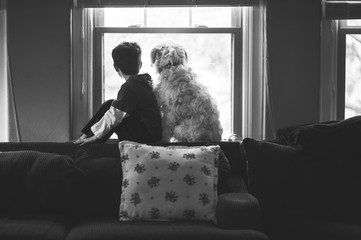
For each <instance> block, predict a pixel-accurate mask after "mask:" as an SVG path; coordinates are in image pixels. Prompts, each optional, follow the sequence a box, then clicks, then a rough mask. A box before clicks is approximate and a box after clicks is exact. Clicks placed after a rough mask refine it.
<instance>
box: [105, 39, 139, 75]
mask: <svg viewBox="0 0 361 240" xmlns="http://www.w3.org/2000/svg"><path fill="white" fill-rule="evenodd" d="M141 55H142V50H141V49H140V46H139V45H138V44H137V43H135V42H122V43H120V44H119V45H118V46H116V47H115V48H114V49H113V51H112V57H113V62H114V68H115V70H116V71H117V72H118V71H119V70H121V71H122V73H123V74H126V75H136V74H138V73H139V69H140V67H141V63H142V62H141Z"/></svg>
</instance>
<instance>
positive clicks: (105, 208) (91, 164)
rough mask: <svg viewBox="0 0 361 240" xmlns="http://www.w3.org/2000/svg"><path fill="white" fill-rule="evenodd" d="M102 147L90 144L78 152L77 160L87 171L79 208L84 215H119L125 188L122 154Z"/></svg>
mask: <svg viewBox="0 0 361 240" xmlns="http://www.w3.org/2000/svg"><path fill="white" fill-rule="evenodd" d="M107 146H109V145H107ZM99 147H100V145H94V146H93V145H86V146H84V147H81V148H80V149H79V150H78V153H77V156H76V164H77V166H78V167H79V168H80V169H81V170H82V171H84V174H85V177H84V182H83V186H82V190H81V195H82V197H81V205H80V209H79V210H81V216H83V217H113V218H118V216H119V204H120V195H121V188H122V187H121V185H122V167H121V161H120V156H118V157H111V156H102V155H101V154H100V153H99V152H98V148H99Z"/></svg>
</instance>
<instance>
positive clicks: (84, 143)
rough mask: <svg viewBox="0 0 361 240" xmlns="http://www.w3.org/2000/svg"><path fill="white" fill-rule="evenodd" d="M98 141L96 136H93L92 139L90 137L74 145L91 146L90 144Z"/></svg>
mask: <svg viewBox="0 0 361 240" xmlns="http://www.w3.org/2000/svg"><path fill="white" fill-rule="evenodd" d="M96 140H97V137H96V136H91V137H88V138H79V139H77V140H76V141H75V142H74V144H79V145H80V146H83V145H86V144H89V143H93V142H95V141H96Z"/></svg>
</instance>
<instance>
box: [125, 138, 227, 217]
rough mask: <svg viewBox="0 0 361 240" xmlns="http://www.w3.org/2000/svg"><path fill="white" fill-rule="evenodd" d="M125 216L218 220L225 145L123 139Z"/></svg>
mask: <svg viewBox="0 0 361 240" xmlns="http://www.w3.org/2000/svg"><path fill="white" fill-rule="evenodd" d="M119 149H120V155H121V161H122V170H123V184H122V195H121V204H120V209H119V215H120V220H122V221H126V220H176V219H189V220H206V221H213V222H215V207H216V203H217V180H218V157H219V152H220V147H219V146H218V145H212V146H198V147H196V146H191V147H184V146H168V147H162V146H150V145H146V144H139V143H134V142H128V141H122V142H120V143H119Z"/></svg>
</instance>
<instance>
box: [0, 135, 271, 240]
mask: <svg viewBox="0 0 361 240" xmlns="http://www.w3.org/2000/svg"><path fill="white" fill-rule="evenodd" d="M214 145H218V146H220V149H221V151H220V154H221V155H220V156H222V159H224V163H225V165H224V164H223V166H222V164H221V163H220V164H219V167H218V175H215V176H217V183H218V184H217V189H216V194H217V195H216V196H217V198H216V205H215V219H214V218H213V221H206V220H200V219H195V220H194V219H188V218H187V219H162V220H152V219H131V220H122V221H120V210H119V209H120V204H121V199H123V193H124V189H125V188H124V185H125V181H124V179H123V170H124V169H122V168H124V166H125V165H123V164H125V162H126V161H125V160H129V162H131V161H132V159H129V158H128V159H126V157H127V156H128V155H124V154H123V155H121V153H120V145H119V144H118V142H116V141H114V142H112V141H110V142H107V143H97V144H90V145H86V146H78V145H74V144H72V143H50V142H27V143H0V239H4V240H5V239H6V240H10V239H16V240H22V239H24V240H25V239H37V240H43V239H44V240H45V239H46V240H55V239H59V240H60V239H68V240H83V239H92V240H96V239H99V240H108V239H134V240H135V239H158V240H160V239H167V240H170V239H174V240H175V239H182V240H183V239H189V240H191V239H196V240H201V239H207V240H212V239H218V240H224V239H237V240H267V239H268V237H267V235H266V234H264V233H263V232H262V219H261V213H260V207H259V203H258V200H257V199H256V198H255V197H254V196H253V195H251V194H249V193H248V189H247V181H248V176H247V165H246V162H245V158H244V155H243V152H242V151H241V146H240V143H239V142H217V143H168V144H165V143H153V144H147V146H150V147H161V148H171V147H176V146H182V147H185V148H188V147H189V148H192V147H193V148H197V147H198V146H202V147H204V146H214ZM136 147H137V146H135V149H136ZM180 149H181V148H180ZM201 150H203V149H201ZM179 151H181V150H179ZM184 155H185V156H186V157H190V158H191V157H192V155H186V154H184ZM154 156H156V155H154ZM137 157H138V156H137ZM152 157H153V155H152ZM123 160H124V161H123ZM222 161H223V160H222ZM227 164H229V165H228V167H229V168H227ZM173 170H175V169H173ZM206 170H207V169H206ZM204 172H205V173H208V172H207V171H204ZM124 173H125V172H124ZM190 180H192V179H190ZM213 181H214V179H213ZM156 183H157V182H153V185H152V186H154V184H156ZM175 190H177V189H175ZM133 200H134V199H133ZM133 203H135V202H133ZM123 207H124V206H123ZM123 210H124V209H123ZM153 213H154V212H153ZM137 216H138V215H137ZM152 216H154V214H153V215H152ZM187 216H188V217H189V216H191V215H189V214H188V215H187ZM138 217H139V216H138Z"/></svg>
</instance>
